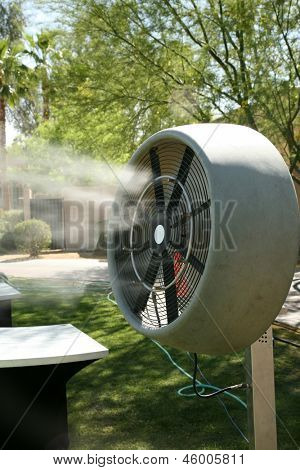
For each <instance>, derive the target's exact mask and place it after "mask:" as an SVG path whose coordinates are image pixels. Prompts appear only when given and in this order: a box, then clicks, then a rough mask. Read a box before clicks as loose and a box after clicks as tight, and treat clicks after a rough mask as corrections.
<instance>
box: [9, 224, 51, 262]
mask: <svg viewBox="0 0 300 470" xmlns="http://www.w3.org/2000/svg"><path fill="white" fill-rule="evenodd" d="M14 239H15V243H16V247H17V249H18V250H20V251H23V252H26V253H29V254H30V255H31V256H35V257H36V256H38V255H39V253H40V252H41V250H45V249H46V248H49V246H50V243H51V229H50V227H49V225H48V224H46V222H44V221H42V220H37V219H31V220H26V221H25V222H20V223H19V224H17V225H16V227H15V230H14Z"/></svg>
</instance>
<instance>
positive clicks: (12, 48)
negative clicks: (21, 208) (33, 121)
mask: <svg viewBox="0 0 300 470" xmlns="http://www.w3.org/2000/svg"><path fill="white" fill-rule="evenodd" d="M21 7H22V2H21V1H19V0H15V1H7V0H4V1H3V2H1V4H0V18H1V22H0V170H1V174H2V176H1V179H2V189H3V206H4V209H9V208H10V194H9V187H8V185H7V184H6V182H5V179H6V166H7V161H6V160H7V158H6V121H7V105H8V104H12V103H15V102H16V97H17V95H21V94H22V84H21V82H20V84H19V86H16V82H17V80H19V79H20V78H21V76H22V77H23V72H24V67H25V66H23V64H21V63H20V57H19V55H20V51H21V49H20V43H19V40H20V38H21V36H22V30H23V26H24V16H23V13H22V8H21Z"/></svg>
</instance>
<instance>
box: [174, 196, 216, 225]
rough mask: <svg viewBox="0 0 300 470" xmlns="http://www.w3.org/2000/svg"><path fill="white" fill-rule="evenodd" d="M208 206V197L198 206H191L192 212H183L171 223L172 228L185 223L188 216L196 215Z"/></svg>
mask: <svg viewBox="0 0 300 470" xmlns="http://www.w3.org/2000/svg"><path fill="white" fill-rule="evenodd" d="M209 207H210V199H208V200H207V201H205V202H203V203H202V204H200V206H198V207H193V208H192V213H189V214H184V215H183V216H182V217H181V218H180V219H179V220H178V221H177V222H175V223H173V224H172V228H176V227H178V226H179V225H183V224H185V223H186V221H187V220H188V219H189V217H191V216H193V217H196V216H197V215H199V214H201V212H204V211H205V210H206V209H208V208H209Z"/></svg>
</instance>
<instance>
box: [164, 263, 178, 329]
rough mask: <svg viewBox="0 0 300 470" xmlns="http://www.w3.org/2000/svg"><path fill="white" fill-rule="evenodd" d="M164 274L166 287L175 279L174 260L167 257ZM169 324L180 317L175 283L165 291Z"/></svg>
mask: <svg viewBox="0 0 300 470" xmlns="http://www.w3.org/2000/svg"><path fill="white" fill-rule="evenodd" d="M162 264H163V274H164V283H165V285H168V284H171V282H173V281H174V279H175V270H174V260H173V258H171V257H169V255H167V256H166V255H165V256H164V257H163V263H162ZM165 296H166V307H167V317H168V323H171V322H172V321H173V320H174V319H175V318H177V317H178V303H177V291H176V285H175V283H174V284H173V285H172V286H170V287H168V288H167V289H166V291H165Z"/></svg>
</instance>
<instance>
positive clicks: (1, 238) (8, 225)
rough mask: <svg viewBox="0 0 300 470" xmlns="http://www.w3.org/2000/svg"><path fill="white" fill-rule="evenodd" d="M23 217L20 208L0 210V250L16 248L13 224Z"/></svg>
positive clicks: (5, 250)
mask: <svg viewBox="0 0 300 470" xmlns="http://www.w3.org/2000/svg"><path fill="white" fill-rule="evenodd" d="M23 219H24V214H23V211H22V210H10V211H4V210H0V249H1V251H4V252H7V251H13V250H15V249H16V245H15V240H14V235H13V232H14V229H15V226H16V225H17V224H18V223H19V222H21V221H22V220H23Z"/></svg>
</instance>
